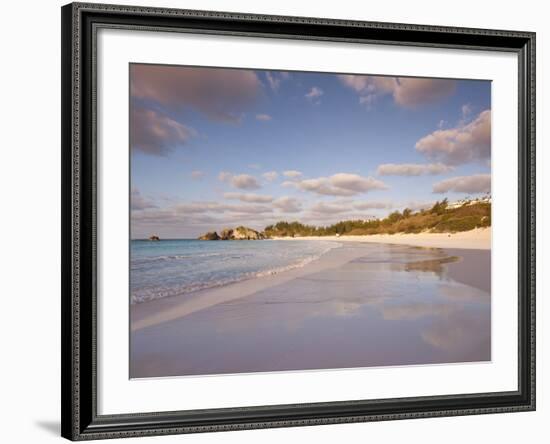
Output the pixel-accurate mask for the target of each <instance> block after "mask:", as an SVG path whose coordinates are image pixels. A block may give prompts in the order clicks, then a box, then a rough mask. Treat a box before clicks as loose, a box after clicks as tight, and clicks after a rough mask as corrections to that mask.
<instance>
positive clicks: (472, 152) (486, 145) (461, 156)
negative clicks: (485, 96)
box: [416, 110, 491, 165]
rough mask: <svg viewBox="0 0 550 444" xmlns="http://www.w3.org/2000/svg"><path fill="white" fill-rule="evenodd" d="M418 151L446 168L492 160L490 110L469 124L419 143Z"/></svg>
mask: <svg viewBox="0 0 550 444" xmlns="http://www.w3.org/2000/svg"><path fill="white" fill-rule="evenodd" d="M416 150H417V151H419V152H420V153H422V154H425V155H426V156H427V157H429V158H430V159H436V160H439V161H441V162H443V163H445V164H446V165H460V164H464V163H469V162H474V161H483V160H488V159H490V158H491V110H485V111H483V112H481V113H480V114H479V115H478V116H477V117H476V118H475V119H474V120H473V121H471V122H470V123H468V124H461V125H459V126H457V127H455V128H450V129H440V130H437V131H434V132H433V133H431V134H428V135H427V136H425V137H423V138H422V139H420V140H419V141H418V142H416Z"/></svg>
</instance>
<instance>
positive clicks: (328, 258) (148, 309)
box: [130, 229, 490, 331]
mask: <svg viewBox="0 0 550 444" xmlns="http://www.w3.org/2000/svg"><path fill="white" fill-rule="evenodd" d="M472 231H477V233H472ZM472 231H468V232H464V233H457V234H468V235H469V236H464V235H463V236H455V237H448V236H447V234H446V233H444V234H441V233H420V234H410V235H371V236H339V237H336V236H320V237H314V236H310V237H301V238H279V239H273V240H287V241H300V240H323V241H334V242H338V243H340V244H341V245H340V246H339V247H335V248H332V249H330V250H329V251H328V252H326V253H325V254H322V255H321V256H319V257H318V258H317V259H315V260H313V261H311V262H309V263H307V264H305V265H304V266H302V267H296V268H291V269H289V270H286V271H283V272H280V273H275V274H267V275H263V276H256V277H253V278H250V279H244V280H241V281H237V282H231V283H228V284H225V285H222V286H219V287H211V288H205V289H202V290H197V291H195V292H191V293H183V294H181V295H175V296H169V297H165V298H159V299H153V300H150V301H146V302H141V303H138V304H132V305H130V320H131V322H130V329H131V331H137V330H140V329H143V328H147V327H150V326H153V325H157V324H160V323H163V322H167V321H171V320H174V319H178V318H181V317H184V316H187V315H190V314H192V313H195V312H198V311H200V310H203V309H205V308H209V307H212V306H214V305H217V304H220V303H227V302H231V301H233V300H236V299H242V298H245V297H251V296H253V295H254V294H255V293H258V292H260V291H263V290H266V289H268V288H272V287H275V286H277V285H281V284H285V283H287V282H290V281H292V280H295V279H299V278H301V277H303V276H306V275H309V274H312V273H318V272H321V271H325V270H327V271H328V270H331V269H334V268H337V267H340V266H343V265H345V264H346V263H349V262H350V261H353V260H354V259H358V258H360V257H363V256H365V254H374V252H373V251H370V252H365V251H364V249H363V248H362V244H369V245H372V246H373V247H375V246H376V245H377V244H378V245H388V244H389V245H402V246H405V247H407V246H409V247H421V248H437V249H441V250H443V251H444V252H445V253H446V254H448V255H449V256H452V255H460V256H461V260H460V261H459V262H456V263H450V264H445V265H444V266H445V268H446V269H447V270H448V274H449V276H450V277H451V278H453V279H456V280H457V281H458V282H462V283H466V284H470V285H472V284H471V283H469V280H470V278H469V276H468V273H464V271H463V269H464V265H460V264H464V263H467V262H465V261H464V256H471V255H472V256H474V257H475V256H477V255H478V253H487V252H488V253H489V256H488V257H489V264H490V229H480V230H472ZM472 234H474V236H472ZM434 235H435V236H434ZM398 236H399V237H398ZM461 250H466V251H464V252H463V253H462V252H461ZM476 250H477V251H476ZM467 252H468V253H467ZM455 269H456V270H459V271H458V272H456V273H455ZM470 271H475V270H470ZM457 273H458V274H457ZM455 275H456V276H457V277H454V276H455ZM474 281H476V282H478V281H479V278H476V279H474ZM473 286H475V287H477V288H480V286H479V285H478V284H476V285H473ZM482 287H483V288H487V285H483V286H482ZM488 288H489V289H490V282H489V286H488Z"/></svg>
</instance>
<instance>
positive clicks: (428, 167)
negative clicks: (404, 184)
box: [376, 163, 453, 176]
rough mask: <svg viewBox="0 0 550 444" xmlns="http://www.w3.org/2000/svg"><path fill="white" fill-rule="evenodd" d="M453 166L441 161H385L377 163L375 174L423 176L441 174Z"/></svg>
mask: <svg viewBox="0 0 550 444" xmlns="http://www.w3.org/2000/svg"><path fill="white" fill-rule="evenodd" d="M452 170H453V168H452V167H450V166H448V165H444V164H442V163H429V164H421V163H399V164H396V163H385V164H382V165H379V166H378V168H377V170H376V174H378V175H379V176H425V175H436V174H443V173H448V172H449V171H452Z"/></svg>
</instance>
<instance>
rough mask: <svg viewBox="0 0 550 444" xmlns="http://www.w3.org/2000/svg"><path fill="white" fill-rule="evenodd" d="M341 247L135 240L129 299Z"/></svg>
mask: <svg viewBox="0 0 550 444" xmlns="http://www.w3.org/2000/svg"><path fill="white" fill-rule="evenodd" d="M337 246H339V244H338V243H336V242H331V241H319V240H315V241H301V242H289V241H285V240H261V241H245V240H243V241H198V240H161V241H159V242H151V241H148V240H133V241H132V242H131V251H130V289H131V303H133V304H135V303H140V302H145V301H149V300H153V299H158V298H163V297H169V296H176V295H180V294H185V293H191V292H193V291H197V290H201V289H205V288H212V287H217V286H221V285H226V284H229V283H232V282H238V281H241V280H244V279H250V278H254V277H257V276H262V275H266V274H273V273H279V272H283V271H285V270H289V269H292V268H296V267H302V266H304V265H305V264H307V263H309V262H311V261H313V260H315V259H317V258H318V257H319V256H321V255H322V254H324V253H326V252H327V251H329V250H330V249H332V248H335V247H337Z"/></svg>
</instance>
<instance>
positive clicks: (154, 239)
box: [149, 234, 160, 241]
mask: <svg viewBox="0 0 550 444" xmlns="http://www.w3.org/2000/svg"><path fill="white" fill-rule="evenodd" d="M149 240H150V241H159V240H160V237H158V236H157V235H156V234H153V235H152V236H149Z"/></svg>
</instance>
